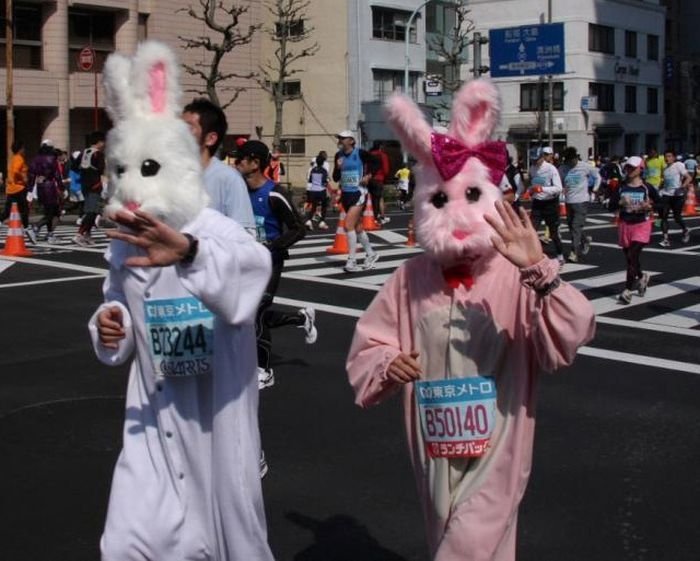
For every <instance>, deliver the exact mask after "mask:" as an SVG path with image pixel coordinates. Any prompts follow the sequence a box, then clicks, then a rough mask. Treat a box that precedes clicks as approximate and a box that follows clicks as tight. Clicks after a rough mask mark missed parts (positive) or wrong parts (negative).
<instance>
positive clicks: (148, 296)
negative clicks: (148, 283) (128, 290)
mask: <svg viewBox="0 0 700 561" xmlns="http://www.w3.org/2000/svg"><path fill="white" fill-rule="evenodd" d="M144 296H145V297H146V298H150V297H151V291H150V290H147V291H146V292H145V293H144Z"/></svg>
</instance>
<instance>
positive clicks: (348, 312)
mask: <svg viewBox="0 0 700 561" xmlns="http://www.w3.org/2000/svg"><path fill="white" fill-rule="evenodd" d="M275 303H277V304H282V305H283V306H294V307H296V308H306V307H309V306H310V307H312V308H314V309H315V310H319V311H321V312H328V313H330V314H336V315H339V316H347V317H352V318H359V317H360V316H361V315H362V312H363V310H356V309H355V308H344V307H342V306H331V305H330V304H320V303H318V302H305V301H304V300H295V299H293V298H277V297H275Z"/></svg>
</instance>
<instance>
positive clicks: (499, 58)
mask: <svg viewBox="0 0 700 561" xmlns="http://www.w3.org/2000/svg"><path fill="white" fill-rule="evenodd" d="M489 56H490V57H491V62H490V66H491V76H492V77H493V78H504V77H509V76H543V75H547V74H564V73H565V64H564V24H563V23H547V24H542V25H523V26H520V27H508V28H503V29H492V30H491V31H489Z"/></svg>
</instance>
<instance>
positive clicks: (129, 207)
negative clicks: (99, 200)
mask: <svg viewBox="0 0 700 561" xmlns="http://www.w3.org/2000/svg"><path fill="white" fill-rule="evenodd" d="M124 208H125V209H126V210H128V211H131V212H134V211H135V210H138V209H140V208H141V205H140V204H139V203H136V202H134V201H128V202H126V203H124Z"/></svg>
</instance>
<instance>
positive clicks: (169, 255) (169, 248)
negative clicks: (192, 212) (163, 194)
mask: <svg viewBox="0 0 700 561" xmlns="http://www.w3.org/2000/svg"><path fill="white" fill-rule="evenodd" d="M112 218H113V220H114V221H115V222H117V223H118V224H121V225H122V226H126V227H127V228H129V230H130V231H129V232H126V231H124V230H108V231H107V235H108V236H109V237H110V238H113V239H115V240H122V241H125V242H126V243H130V244H132V245H135V246H136V247H140V248H141V249H143V250H144V251H145V252H146V255H142V256H133V257H129V258H128V259H127V260H126V265H128V266H130V267H167V266H168V265H172V264H174V263H177V262H179V261H180V260H181V259H182V258H183V257H184V256H185V255H187V251H188V250H189V247H190V242H189V240H188V239H187V237H185V236H184V235H183V234H181V233H180V232H178V231H177V230H175V229H173V228H171V227H170V226H168V225H167V224H166V223H165V222H161V221H160V220H158V219H157V218H155V217H154V216H152V215H151V214H148V213H147V212H143V211H141V210H136V211H134V213H133V214H132V213H130V212H126V211H123V210H120V211H118V212H117V213H116V214H115V215H114V216H113V217H112Z"/></svg>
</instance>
